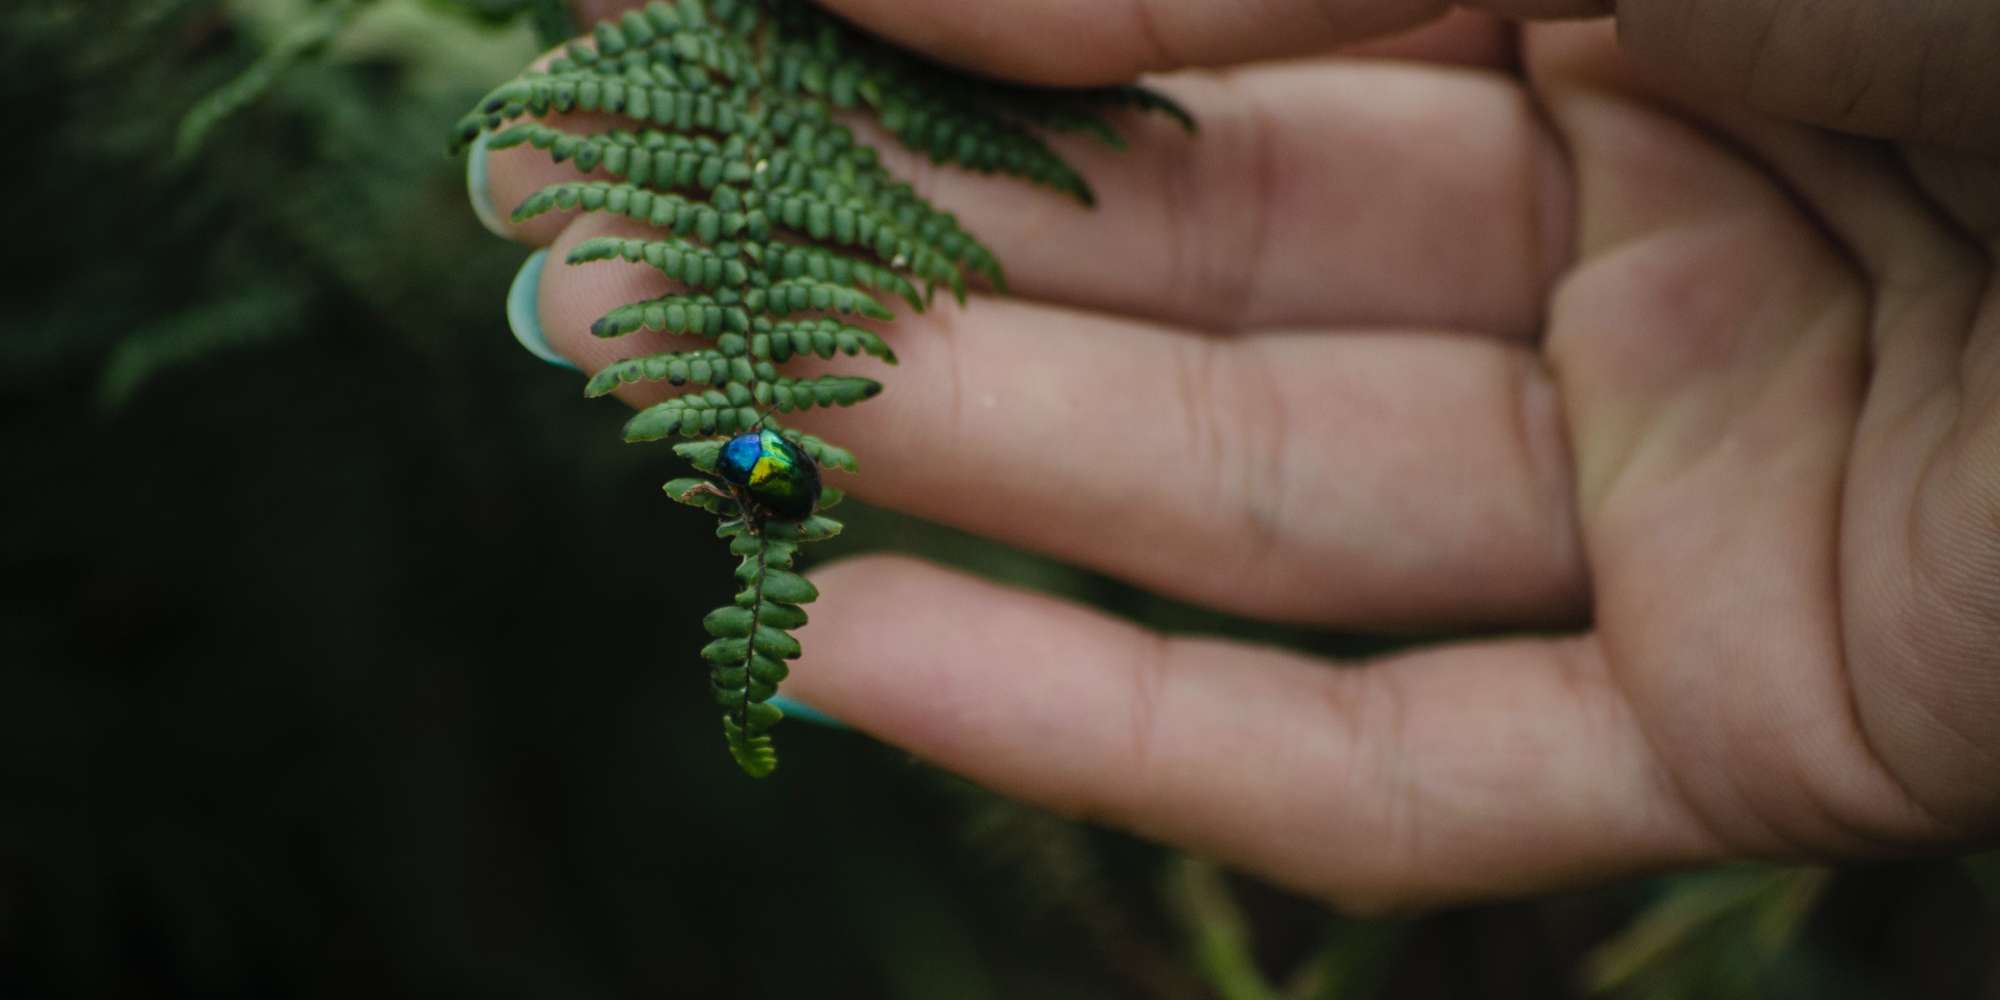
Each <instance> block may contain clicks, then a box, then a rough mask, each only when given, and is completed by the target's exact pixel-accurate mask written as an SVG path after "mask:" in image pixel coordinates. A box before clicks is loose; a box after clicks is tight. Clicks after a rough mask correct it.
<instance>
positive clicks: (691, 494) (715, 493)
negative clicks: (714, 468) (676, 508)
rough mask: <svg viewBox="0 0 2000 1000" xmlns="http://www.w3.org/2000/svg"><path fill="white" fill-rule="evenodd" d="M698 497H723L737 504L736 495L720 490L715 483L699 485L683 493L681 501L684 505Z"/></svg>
mask: <svg viewBox="0 0 2000 1000" xmlns="http://www.w3.org/2000/svg"><path fill="white" fill-rule="evenodd" d="M698 496H711V497H721V498H722V499H724V500H728V501H731V502H736V495H735V494H734V493H731V492H729V491H727V490H723V489H719V488H717V487H716V485H715V484H714V483H706V482H705V483H699V484H697V485H695V486H692V487H690V488H688V489H687V490H685V491H684V492H682V493H681V495H680V500H681V502H682V503H686V502H687V501H689V500H692V499H694V498H695V497H698Z"/></svg>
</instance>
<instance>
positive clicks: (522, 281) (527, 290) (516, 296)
mask: <svg viewBox="0 0 2000 1000" xmlns="http://www.w3.org/2000/svg"><path fill="white" fill-rule="evenodd" d="M548 262H549V252H548V251H547V250H537V251H535V252H534V253H531V254H529V255H528V259H527V260H525V261H522V262H521V270H520V273H518V274H516V275H514V284H513V287H511V288H509V289H507V325H508V326H509V327H512V328H513V330H514V339H515V340H518V341H520V342H521V346H522V347H525V348H527V349H528V353H529V354H532V355H534V356H535V357H538V358H540V359H542V360H543V361H546V362H548V363H549V364H552V365H555V366H556V367H557V368H567V369H569V370H570V371H580V370H581V369H579V368H577V366H575V365H573V364H571V363H570V360H569V359H568V358H565V357H563V356H562V355H560V354H557V353H556V352H555V350H554V349H553V348H551V347H549V338H547V337H546V336H543V335H542V266H543V265H545V264H547V263H548Z"/></svg>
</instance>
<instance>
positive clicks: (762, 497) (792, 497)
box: [682, 428, 820, 532]
mask: <svg viewBox="0 0 2000 1000" xmlns="http://www.w3.org/2000/svg"><path fill="white" fill-rule="evenodd" d="M715 473H716V475H718V476H721V477H722V480H723V481H724V482H725V483H727V484H728V485H729V488H728V490H727V491H725V490H722V489H720V488H718V487H717V486H716V485H715V484H713V483H703V484H701V485H700V486H697V487H695V488H694V489H691V490H689V491H687V492H686V493H685V494H682V499H686V498H688V497H691V496H694V495H696V494H700V493H707V494H710V495H712V496H719V497H727V498H729V499H730V500H733V501H735V503H736V505H737V506H738V507H740V508H742V510H743V513H744V520H745V523H746V524H747V525H748V526H749V528H750V530H751V531H753V532H755V531H757V530H758V528H759V527H760V526H761V525H762V524H763V522H765V521H767V520H774V519H775V520H781V521H802V520H805V519H806V518H808V517H811V516H812V512H813V508H815V507H817V506H818V505H819V493H820V483H819V466H818V465H816V464H814V462H813V460H812V456H810V455H807V454H806V453H805V450H804V449H802V448H800V447H799V446H798V445H795V444H793V443H792V442H791V441H790V440H789V439H787V438H786V437H785V436H784V435H783V434H780V433H778V432H777V431H774V430H770V429H768V428H766V429H762V430H755V431H751V432H750V433H748V434H739V435H737V436H736V437H733V438H730V439H729V443H727V444H725V445H723V446H722V454H721V455H719V456H718V457H717V458H716V460H715Z"/></svg>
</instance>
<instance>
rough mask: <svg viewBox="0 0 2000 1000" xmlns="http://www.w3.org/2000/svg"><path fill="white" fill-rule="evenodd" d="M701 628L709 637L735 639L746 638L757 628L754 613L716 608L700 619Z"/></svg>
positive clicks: (738, 609)
mask: <svg viewBox="0 0 2000 1000" xmlns="http://www.w3.org/2000/svg"><path fill="white" fill-rule="evenodd" d="M774 624H775V623H774ZM701 626H702V628H705V629H707V630H708V634H709V635H712V636H717V637H726V638H737V639H741V638H747V637H748V636H749V635H750V632H751V630H752V629H753V628H758V627H759V626H758V625H757V614H756V613H755V612H754V611H752V610H751V609H749V608H737V607H728V608H716V609H715V610H714V611H711V612H709V613H708V617H707V618H704V619H702V622H701Z"/></svg>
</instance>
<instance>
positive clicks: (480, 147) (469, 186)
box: [465, 132, 507, 236]
mask: <svg viewBox="0 0 2000 1000" xmlns="http://www.w3.org/2000/svg"><path fill="white" fill-rule="evenodd" d="M465 196H466V198H467V199H468V200H470V201H471V202H472V214H473V215H476V216H478V217H479V224H480V225H482V226H485V227H486V231H487V232H489V233H492V234H493V235H495V236H506V235H507V223H506V221H505V220H504V219H502V218H501V217H500V210H499V209H497V208H495V207H493V189H492V188H491V187H490V186H489V185H488V184H487V180H486V133H484V132H481V133H479V138H477V139H474V140H472V146H471V148H470V149H467V150H466V151H465Z"/></svg>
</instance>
